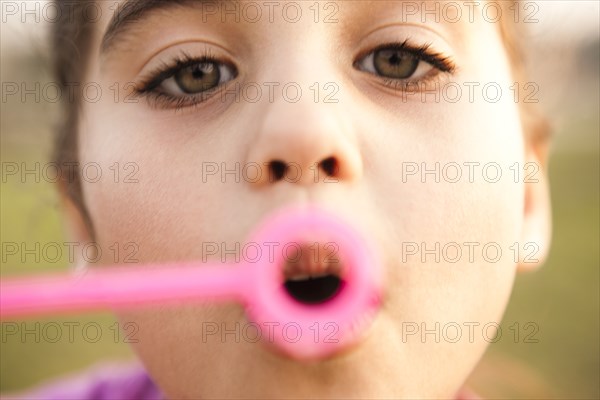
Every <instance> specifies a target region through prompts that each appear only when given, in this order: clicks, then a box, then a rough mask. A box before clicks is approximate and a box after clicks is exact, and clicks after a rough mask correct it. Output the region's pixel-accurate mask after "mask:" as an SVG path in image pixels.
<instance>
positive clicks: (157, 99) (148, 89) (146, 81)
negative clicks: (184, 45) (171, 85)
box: [134, 51, 237, 110]
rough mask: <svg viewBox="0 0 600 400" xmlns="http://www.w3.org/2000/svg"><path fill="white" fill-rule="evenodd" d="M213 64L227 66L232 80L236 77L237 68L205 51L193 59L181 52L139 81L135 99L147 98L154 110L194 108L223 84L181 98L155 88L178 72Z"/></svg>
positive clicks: (135, 90) (135, 89)
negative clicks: (194, 66)
mask: <svg viewBox="0 0 600 400" xmlns="http://www.w3.org/2000/svg"><path fill="white" fill-rule="evenodd" d="M201 63H215V64H227V65H229V66H230V67H231V68H232V69H233V71H234V77H233V78H234V79H235V77H237V68H235V67H234V66H233V65H232V64H231V63H228V62H224V61H223V60H219V59H218V58H216V57H215V56H214V55H212V54H211V53H210V52H209V51H205V52H204V54H202V55H201V56H200V57H193V56H191V55H190V54H188V53H186V52H182V53H181V54H179V55H178V56H176V57H175V58H174V59H173V60H172V61H170V62H168V63H162V64H161V65H160V66H159V67H157V68H156V69H154V70H153V71H151V72H149V73H148V74H147V76H146V77H144V78H142V79H141V82H140V83H139V84H137V85H136V86H135V88H134V96H135V97H145V98H147V100H148V102H149V104H150V105H151V106H153V107H156V108H175V109H176V110H180V109H182V108H185V107H188V106H196V105H199V104H201V103H203V102H204V101H206V100H207V98H208V97H210V96H211V95H212V94H214V93H215V92H216V91H217V90H219V89H221V88H222V87H223V86H224V85H225V84H221V85H218V86H216V87H215V88H214V89H210V90H207V91H205V92H202V93H198V94H190V95H186V96H182V97H177V96H173V95H171V94H168V93H164V92H160V91H158V90H157V88H158V87H159V86H160V85H161V84H162V83H163V82H164V81H165V80H167V79H169V78H172V77H174V75H175V74H176V73H177V72H179V71H180V70H182V69H184V68H187V67H190V66H193V65H197V64H201Z"/></svg>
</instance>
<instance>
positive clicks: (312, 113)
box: [247, 99, 363, 186]
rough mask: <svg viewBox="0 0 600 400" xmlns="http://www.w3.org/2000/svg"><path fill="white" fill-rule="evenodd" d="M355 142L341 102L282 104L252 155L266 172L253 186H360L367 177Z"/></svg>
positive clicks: (265, 121)
mask: <svg viewBox="0 0 600 400" xmlns="http://www.w3.org/2000/svg"><path fill="white" fill-rule="evenodd" d="M355 139H356V138H355V137H353V134H352V129H351V126H350V125H349V124H348V123H347V122H345V120H344V118H343V116H342V115H340V108H339V104H323V103H314V102H312V99H311V100H310V101H304V99H302V100H301V101H299V102H297V103H290V102H287V101H285V100H284V99H279V100H276V101H275V102H274V103H272V104H269V105H268V107H267V108H266V109H265V111H264V113H263V115H262V123H261V124H259V128H258V132H257V133H256V140H255V141H254V142H253V144H252V146H251V149H250V151H249V154H248V160H247V161H248V162H251V163H257V164H258V165H259V166H260V168H261V172H262V174H261V175H260V178H259V179H257V180H255V181H254V182H253V185H257V186H265V185H275V184H279V183H282V182H289V183H294V184H298V185H310V184H316V183H319V182H341V183H343V182H348V183H349V182H354V181H356V180H358V179H360V177H361V176H362V173H363V166H362V158H361V154H360V151H359V148H358V145H357V144H356V140H355Z"/></svg>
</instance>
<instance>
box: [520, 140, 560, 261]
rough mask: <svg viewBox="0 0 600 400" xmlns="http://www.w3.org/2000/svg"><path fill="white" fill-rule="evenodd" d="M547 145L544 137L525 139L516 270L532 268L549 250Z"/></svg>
mask: <svg viewBox="0 0 600 400" xmlns="http://www.w3.org/2000/svg"><path fill="white" fill-rule="evenodd" d="M548 147H549V146H548V140H547V138H530V139H526V145H525V163H526V164H524V168H523V169H521V172H522V173H523V181H524V185H525V191H524V193H525V203H524V205H525V206H524V209H523V227H522V231H521V239H520V242H519V257H518V269H517V270H518V271H533V270H536V269H537V268H539V267H540V266H541V265H542V264H543V263H544V261H545V260H546V258H547V256H548V252H549V250H550V241H551V236H552V218H551V207H550V190H549V180H548Z"/></svg>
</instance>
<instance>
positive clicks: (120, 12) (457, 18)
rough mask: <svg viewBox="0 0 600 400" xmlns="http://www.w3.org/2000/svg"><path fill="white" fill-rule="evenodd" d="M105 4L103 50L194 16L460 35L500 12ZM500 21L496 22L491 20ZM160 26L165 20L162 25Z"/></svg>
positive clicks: (369, 5)
mask: <svg viewBox="0 0 600 400" xmlns="http://www.w3.org/2000/svg"><path fill="white" fill-rule="evenodd" d="M107 3H109V2H100V4H101V6H102V7H103V8H104V12H103V14H102V20H101V21H100V23H99V24H98V25H99V27H100V28H99V31H100V32H98V30H97V31H96V32H97V33H99V34H100V35H101V41H100V43H101V49H102V50H103V51H107V50H109V49H110V48H111V47H112V46H113V45H114V44H115V42H118V41H120V40H121V39H124V38H126V37H127V35H131V34H135V33H136V32H139V31H140V30H143V28H144V27H145V28H154V29H156V28H157V25H156V23H157V22H158V21H161V22H165V21H168V20H170V21H171V22H173V20H176V21H177V22H181V23H182V25H181V27H182V28H183V26H184V25H185V24H184V23H185V22H188V21H191V22H193V23H194V25H195V26H198V27H201V26H203V25H204V26H209V25H210V26H214V25H215V24H217V25H221V28H222V29H233V26H236V27H237V28H238V29H240V28H241V29H244V30H247V31H248V30H257V29H261V28H263V29H264V28H265V27H267V28H271V29H282V28H283V27H285V26H286V25H287V26H288V27H289V28H290V29H293V28H296V29H299V27H306V26H307V25H309V24H313V25H321V26H328V27H329V28H331V29H338V30H342V31H346V32H351V31H353V30H355V29H356V28H357V27H358V26H360V25H361V24H368V23H373V21H377V23H378V25H379V26H381V25H384V24H386V23H388V22H389V23H394V24H419V25H423V26H426V27H430V28H432V29H437V30H441V31H443V33H446V34H448V35H452V34H459V33H461V32H463V31H464V30H465V29H468V27H469V25H472V24H473V23H474V22H476V21H477V20H478V19H481V16H482V11H483V9H484V8H486V7H487V8H489V9H487V10H485V13H486V15H488V17H489V18H487V19H488V20H490V21H492V20H493V19H495V18H496V17H499V14H501V10H499V9H498V8H499V7H500V6H498V5H497V4H496V5H495V7H491V8H490V7H488V6H489V4H487V3H485V2H481V1H463V2H456V1H445V0H429V1H401V0H391V1H365V0H345V1H314V2H311V1H250V0H242V1H235V0H223V1H214V0H169V1H165V0H120V1H119V2H117V3H112V2H110V3H111V4H107ZM492 22H497V21H492ZM161 26H162V25H161Z"/></svg>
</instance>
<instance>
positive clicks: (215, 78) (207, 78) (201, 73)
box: [157, 60, 236, 97]
mask: <svg viewBox="0 0 600 400" xmlns="http://www.w3.org/2000/svg"><path fill="white" fill-rule="evenodd" d="M235 75H236V72H235V70H234V69H233V68H232V67H231V66H229V65H226V64H224V63H221V62H218V61H211V60H207V61H201V62H195V63H192V64H190V65H187V66H184V67H181V68H179V69H177V70H176V71H174V73H173V74H172V75H171V76H170V77H169V78H166V79H165V80H163V81H162V83H161V84H160V85H158V87H157V89H158V90H159V91H160V92H162V93H165V94H168V95H171V96H175V97H182V96H185V95H191V94H199V93H202V92H206V91H209V90H211V89H214V88H216V87H217V86H219V85H222V84H224V83H227V82H229V81H230V80H232V79H233V78H235Z"/></svg>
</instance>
